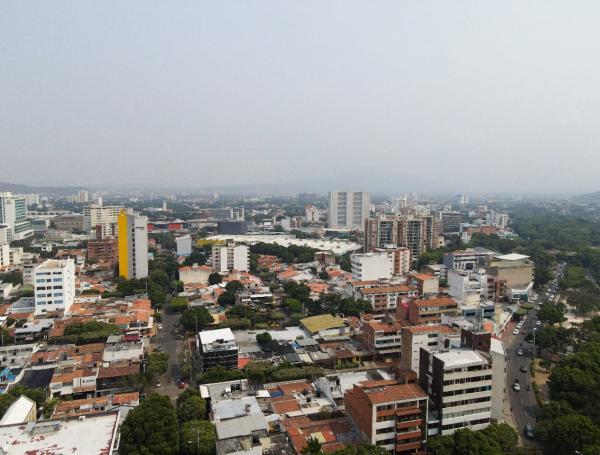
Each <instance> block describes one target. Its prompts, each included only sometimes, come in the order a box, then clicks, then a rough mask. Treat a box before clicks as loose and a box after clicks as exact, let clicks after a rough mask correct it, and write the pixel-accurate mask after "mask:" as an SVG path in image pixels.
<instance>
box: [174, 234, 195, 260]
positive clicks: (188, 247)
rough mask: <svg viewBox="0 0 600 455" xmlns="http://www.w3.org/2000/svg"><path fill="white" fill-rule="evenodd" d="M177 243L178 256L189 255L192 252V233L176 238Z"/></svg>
mask: <svg viewBox="0 0 600 455" xmlns="http://www.w3.org/2000/svg"><path fill="white" fill-rule="evenodd" d="M175 244H176V245H177V256H189V255H191V254H192V236H191V235H190V234H186V235H182V236H181V237H176V238H175Z"/></svg>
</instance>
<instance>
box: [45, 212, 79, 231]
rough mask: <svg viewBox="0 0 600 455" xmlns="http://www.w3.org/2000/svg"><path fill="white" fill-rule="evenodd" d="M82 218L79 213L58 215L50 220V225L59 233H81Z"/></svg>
mask: <svg viewBox="0 0 600 455" xmlns="http://www.w3.org/2000/svg"><path fill="white" fill-rule="evenodd" d="M83 219H84V216H83V215H81V214H79V213H70V214H66V215H59V216H56V217H54V218H52V225H53V226H54V227H55V228H56V229H57V230H59V231H69V232H81V231H83V224H84V223H83Z"/></svg>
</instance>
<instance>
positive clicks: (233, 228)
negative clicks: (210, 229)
mask: <svg viewBox="0 0 600 455" xmlns="http://www.w3.org/2000/svg"><path fill="white" fill-rule="evenodd" d="M246 232H248V222H247V221H244V220H226V221H219V223H218V225H217V233H218V234H222V235H243V234H245V233H246Z"/></svg>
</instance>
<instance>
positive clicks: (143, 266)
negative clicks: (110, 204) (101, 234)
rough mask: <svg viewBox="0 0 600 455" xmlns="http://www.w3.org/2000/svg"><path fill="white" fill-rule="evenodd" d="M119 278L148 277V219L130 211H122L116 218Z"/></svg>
mask: <svg viewBox="0 0 600 455" xmlns="http://www.w3.org/2000/svg"><path fill="white" fill-rule="evenodd" d="M118 232H119V276H122V277H124V278H127V279H128V280H130V279H132V278H145V277H147V276H148V218H147V217H145V216H141V215H139V214H137V213H136V212H134V211H133V210H131V209H127V210H126V209H122V210H121V213H120V214H119V218H118Z"/></svg>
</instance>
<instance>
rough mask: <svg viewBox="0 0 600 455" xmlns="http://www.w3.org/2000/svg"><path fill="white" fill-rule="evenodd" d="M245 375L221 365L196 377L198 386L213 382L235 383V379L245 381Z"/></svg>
mask: <svg viewBox="0 0 600 455" xmlns="http://www.w3.org/2000/svg"><path fill="white" fill-rule="evenodd" d="M245 378H246V373H244V371H242V370H230V369H227V368H225V367H224V366H222V365H218V366H216V367H213V368H209V369H208V370H206V371H205V372H204V373H202V374H199V375H198V376H197V377H196V381H197V382H198V383H200V384H212V383H213V382H225V381H235V380H236V379H245Z"/></svg>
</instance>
